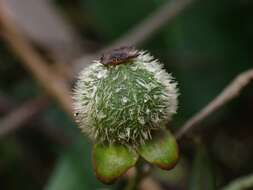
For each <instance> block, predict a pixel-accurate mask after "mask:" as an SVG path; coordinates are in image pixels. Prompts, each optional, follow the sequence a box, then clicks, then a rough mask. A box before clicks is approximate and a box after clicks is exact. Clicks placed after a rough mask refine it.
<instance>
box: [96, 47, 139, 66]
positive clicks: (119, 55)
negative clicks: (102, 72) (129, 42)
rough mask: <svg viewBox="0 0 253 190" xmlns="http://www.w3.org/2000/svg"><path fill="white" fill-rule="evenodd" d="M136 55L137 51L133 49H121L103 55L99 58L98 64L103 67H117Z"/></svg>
mask: <svg viewBox="0 0 253 190" xmlns="http://www.w3.org/2000/svg"><path fill="white" fill-rule="evenodd" d="M138 55H139V53H138V51H137V50H135V49H134V48H133V47H121V48H118V49H114V50H112V51H111V52H109V53H106V54H103V55H102V57H101V58H100V62H101V63H102V64H103V65H105V66H108V65H119V64H122V63H125V62H127V61H129V60H131V59H133V58H135V57H137V56H138Z"/></svg>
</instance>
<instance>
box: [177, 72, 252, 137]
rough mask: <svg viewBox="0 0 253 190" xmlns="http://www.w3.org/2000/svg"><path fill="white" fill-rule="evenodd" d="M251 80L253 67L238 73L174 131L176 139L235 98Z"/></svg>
mask: <svg viewBox="0 0 253 190" xmlns="http://www.w3.org/2000/svg"><path fill="white" fill-rule="evenodd" d="M252 80H253V69H250V70H248V71H245V72H243V73H241V74H239V75H238V76H237V77H236V78H235V79H234V80H233V81H232V82H231V83H230V84H229V85H228V86H227V87H226V88H225V89H224V90H223V91H222V92H221V93H220V94H219V95H218V96H217V97H216V98H214V99H213V100H212V101H211V102H210V103H208V104H207V106H205V107H204V108H203V109H202V110H200V111H199V112H198V113H197V114H196V115H194V116H193V117H192V118H190V119H189V120H188V121H186V123H185V124H184V125H183V126H182V127H181V128H180V129H179V131H178V132H177V133H176V136H177V139H181V138H182V136H183V135H185V134H186V133H188V132H189V131H191V130H193V129H194V128H196V127H198V125H199V124H200V123H201V122H202V121H203V120H204V119H206V118H207V117H208V116H209V115H211V114H212V113H213V112H215V111H216V110H218V109H219V108H221V107H222V106H224V105H225V104H227V103H228V102H229V101H231V100H232V99H234V98H236V97H237V96H238V95H239V94H240V92H241V91H242V90H243V88H244V87H245V86H246V85H248V84H249V83H250V82H251V81H252Z"/></svg>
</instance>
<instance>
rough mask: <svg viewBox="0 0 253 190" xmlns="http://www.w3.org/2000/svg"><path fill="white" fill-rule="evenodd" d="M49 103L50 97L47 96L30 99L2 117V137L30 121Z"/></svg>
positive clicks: (0, 129) (0, 120) (0, 121)
mask: <svg viewBox="0 0 253 190" xmlns="http://www.w3.org/2000/svg"><path fill="white" fill-rule="evenodd" d="M47 105H48V99H47V98H46V97H38V98H36V99H33V100H30V101H28V102H26V103H25V104H23V105H22V106H20V107H18V108H17V109H15V110H14V111H12V112H11V113H10V114H8V115H7V116H6V117H4V118H1V119H0V126H1V127H0V138H1V137H2V136H4V135H6V134H8V133H10V132H12V131H14V130H15V129H17V128H19V126H23V125H24V124H25V123H27V122H28V121H30V120H31V119H32V118H33V117H34V116H36V115H37V114H39V113H40V112H41V111H42V109H44V108H46V107H47Z"/></svg>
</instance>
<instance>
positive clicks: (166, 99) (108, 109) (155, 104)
mask: <svg viewBox="0 0 253 190" xmlns="http://www.w3.org/2000/svg"><path fill="white" fill-rule="evenodd" d="M177 97H178V90H177V83H176V82H175V81H174V79H173V78H172V76H171V74H168V73H167V72H166V71H165V70H164V69H163V67H162V65H161V64H160V63H159V62H158V60H155V59H154V58H153V57H152V56H151V55H149V54H148V53H146V52H143V51H140V52H139V56H138V57H136V58H134V59H132V60H130V61H128V62H127V63H124V64H120V65H112V66H104V65H102V64H101V63H100V62H99V61H94V63H93V64H92V65H90V66H89V67H87V68H85V69H84V70H83V71H81V72H80V75H79V78H78V81H77V84H76V87H75V90H74V96H73V98H74V109H75V112H76V120H77V122H78V124H79V126H80V128H81V129H82V131H83V132H84V133H85V134H87V135H88V136H89V137H90V138H91V139H93V140H96V141H99V142H109V143H121V144H142V143H145V141H146V140H148V139H151V138H152V132H153V130H157V129H160V128H162V127H164V126H165V124H166V123H167V122H168V121H169V120H170V119H171V117H172V115H173V114H175V113H176V110H177V105H178V101H177Z"/></svg>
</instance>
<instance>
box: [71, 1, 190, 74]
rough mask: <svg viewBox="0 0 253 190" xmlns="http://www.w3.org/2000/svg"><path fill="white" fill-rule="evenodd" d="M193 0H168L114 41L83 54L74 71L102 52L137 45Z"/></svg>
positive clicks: (76, 62)
mask: <svg viewBox="0 0 253 190" xmlns="http://www.w3.org/2000/svg"><path fill="white" fill-rule="evenodd" d="M193 2H194V0H176V1H168V2H167V3H165V4H164V5H162V6H161V8H159V9H158V10H156V11H155V12H154V13H153V14H152V15H151V16H150V17H148V18H147V19H145V20H143V21H142V22H141V23H140V24H139V25H137V26H136V27H134V28H132V29H131V30H130V31H128V32H127V33H126V34H124V35H123V36H122V37H120V38H119V39H118V40H117V41H116V42H114V43H112V44H111V45H109V46H107V47H105V48H103V49H102V50H100V51H98V52H96V53H95V54H90V55H85V56H83V57H82V58H80V59H79V60H77V61H75V64H74V71H75V72H78V71H79V70H80V68H82V67H84V66H87V65H88V64H89V63H90V62H91V61H92V60H94V59H97V58H98V56H99V55H101V54H102V53H104V52H106V51H108V50H111V49H114V48H117V47H120V46H128V45H130V46H139V45H141V44H142V43H143V42H144V41H146V40H147V39H149V38H150V37H151V36H152V35H153V34H154V33H155V32H157V30H159V29H161V28H162V27H163V26H164V25H166V24H169V22H170V21H171V20H172V19H174V18H175V17H176V16H178V15H179V14H181V13H182V12H183V11H184V10H185V9H186V8H187V6H189V5H190V4H191V3H193Z"/></svg>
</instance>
